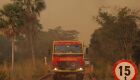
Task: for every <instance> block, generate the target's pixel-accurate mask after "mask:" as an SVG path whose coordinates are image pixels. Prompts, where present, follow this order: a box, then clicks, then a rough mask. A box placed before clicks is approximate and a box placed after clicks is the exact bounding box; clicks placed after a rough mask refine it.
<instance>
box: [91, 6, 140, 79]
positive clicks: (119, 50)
mask: <svg viewBox="0 0 140 80" xmlns="http://www.w3.org/2000/svg"><path fill="white" fill-rule="evenodd" d="M116 13H117V14H116V15H114V14H111V13H109V12H107V11H105V10H103V9H99V14H98V16H97V17H96V21H97V22H98V23H99V25H101V27H100V28H99V29H97V30H96V31H95V32H94V33H93V34H92V38H91V43H90V48H91V50H92V53H94V54H92V53H91V55H92V56H94V58H93V61H98V62H94V63H95V65H96V68H97V69H98V68H99V66H100V67H101V66H104V67H106V68H102V70H103V72H105V73H104V74H100V73H99V72H100V71H98V70H97V73H99V75H102V76H104V77H105V76H108V75H106V74H110V75H111V73H109V72H107V71H104V70H110V69H109V67H110V66H109V65H112V64H113V63H114V62H115V61H117V60H120V59H124V58H126V59H132V55H133V54H134V50H133V45H134V42H135V40H136V37H137V36H136V35H137V32H138V30H139V29H138V25H137V23H136V22H137V20H138V19H139V16H138V15H137V14H138V13H137V11H134V10H131V9H128V8H127V7H124V8H120V9H119V11H118V12H116ZM99 60H100V62H99ZM104 61H106V63H105V64H104ZM107 68H108V69H107Z"/></svg>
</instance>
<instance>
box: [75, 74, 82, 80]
mask: <svg viewBox="0 0 140 80" xmlns="http://www.w3.org/2000/svg"><path fill="white" fill-rule="evenodd" d="M83 78H84V74H83V73H78V74H76V80H83Z"/></svg>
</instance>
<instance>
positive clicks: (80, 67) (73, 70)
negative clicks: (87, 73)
mask: <svg viewBox="0 0 140 80" xmlns="http://www.w3.org/2000/svg"><path fill="white" fill-rule="evenodd" d="M52 65H53V72H54V76H53V78H54V80H62V77H66V76H68V75H69V74H70V75H71V74H72V75H75V76H76V80H83V76H84V50H83V44H82V43H81V42H80V41H54V42H53V52H52Z"/></svg>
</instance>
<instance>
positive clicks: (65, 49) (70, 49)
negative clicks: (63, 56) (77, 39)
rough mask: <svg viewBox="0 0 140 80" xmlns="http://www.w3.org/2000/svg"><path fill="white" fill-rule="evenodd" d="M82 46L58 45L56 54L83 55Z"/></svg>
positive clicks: (55, 50)
mask: <svg viewBox="0 0 140 80" xmlns="http://www.w3.org/2000/svg"><path fill="white" fill-rule="evenodd" d="M81 52H82V46H81V45H56V46H55V47H54V53H81Z"/></svg>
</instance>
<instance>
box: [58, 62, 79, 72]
mask: <svg viewBox="0 0 140 80" xmlns="http://www.w3.org/2000/svg"><path fill="white" fill-rule="evenodd" d="M79 67H80V64H79V63H78V62H66V61H63V62H59V63H58V69H60V70H75V69H77V68H79Z"/></svg>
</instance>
